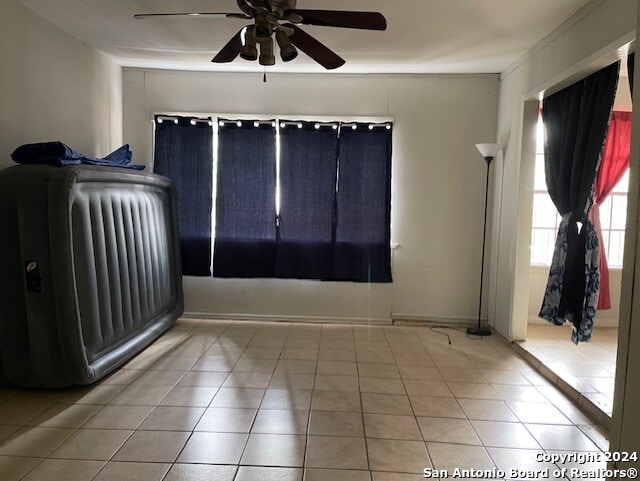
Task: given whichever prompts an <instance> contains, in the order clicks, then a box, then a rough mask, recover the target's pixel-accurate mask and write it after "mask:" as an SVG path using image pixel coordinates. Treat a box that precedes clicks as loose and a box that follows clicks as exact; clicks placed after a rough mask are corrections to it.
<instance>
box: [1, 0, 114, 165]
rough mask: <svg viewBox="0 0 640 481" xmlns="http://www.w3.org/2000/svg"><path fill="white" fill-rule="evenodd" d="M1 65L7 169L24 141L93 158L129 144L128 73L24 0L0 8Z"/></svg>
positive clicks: (7, 1) (10, 1)
mask: <svg viewBox="0 0 640 481" xmlns="http://www.w3.org/2000/svg"><path fill="white" fill-rule="evenodd" d="M0 65H2V67H1V68H0V106H1V108H0V168H4V167H8V166H10V165H13V161H11V158H10V154H11V152H13V150H14V149H15V148H16V147H18V146H19V145H21V144H24V143H30V142H44V141H50V140H61V141H63V142H65V143H67V144H69V145H71V146H72V147H74V148H76V149H77V150H80V151H81V152H83V153H86V154H87V155H104V154H107V153H109V152H110V151H111V150H113V149H115V148H117V147H119V146H120V145H121V143H122V69H121V68H120V67H119V66H118V65H116V64H115V63H114V62H112V61H111V60H110V59H109V58H107V57H106V56H105V55H103V54H101V53H99V52H98V51H96V50H95V49H93V48H92V47H90V46H88V45H86V44H84V43H82V42H80V41H78V40H76V39H75V38H73V37H72V36H70V35H69V34H67V33H65V32H64V31H62V30H61V29H59V28H58V27H56V26H54V25H52V24H51V23H49V22H47V21H46V20H44V19H42V18H41V17H39V16H37V15H36V14H34V13H33V12H31V11H30V10H28V9H27V8H25V7H23V6H22V5H20V4H19V3H18V2H17V0H3V1H2V3H1V4H0Z"/></svg>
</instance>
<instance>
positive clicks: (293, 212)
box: [154, 116, 392, 282]
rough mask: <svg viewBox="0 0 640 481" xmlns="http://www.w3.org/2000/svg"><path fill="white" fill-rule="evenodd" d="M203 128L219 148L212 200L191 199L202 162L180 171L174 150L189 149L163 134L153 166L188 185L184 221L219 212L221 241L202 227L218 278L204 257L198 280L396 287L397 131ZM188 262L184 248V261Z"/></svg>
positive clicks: (319, 126) (255, 125) (309, 125)
mask: <svg viewBox="0 0 640 481" xmlns="http://www.w3.org/2000/svg"><path fill="white" fill-rule="evenodd" d="M163 118H165V119H167V120H172V121H171V122H169V124H171V126H172V129H173V126H174V125H175V126H184V127H185V129H186V130H190V129H193V130H195V129H196V128H197V127H199V125H200V124H199V123H198V122H197V119H194V118H184V117H170V116H163ZM156 122H157V124H158V125H159V124H160V123H161V122H160V120H159V117H158V118H156ZM211 124H213V125H215V126H216V127H217V131H214V130H212V129H211ZM207 125H208V126H209V137H208V139H207V138H206V135H205V136H204V137H203V138H201V139H199V142H200V143H202V144H203V146H205V147H206V146H208V149H209V151H211V148H210V145H211V141H212V137H213V140H214V142H213V144H214V145H215V146H217V148H216V149H214V150H215V154H214V153H212V154H211V155H210V158H209V160H208V162H209V164H210V166H211V165H213V164H215V167H214V168H213V170H215V172H213V170H211V167H210V170H209V174H207V175H206V177H207V179H208V180H207V179H204V178H202V179H201V180H202V182H203V183H206V182H210V180H211V177H212V176H213V177H215V184H216V189H215V191H214V192H212V188H211V185H209V187H208V188H207V189H206V190H207V191H208V192H209V194H208V195H209V202H208V203H207V202H202V199H201V198H200V197H201V196H194V195H193V193H194V192H196V191H197V190H198V186H197V185H195V184H194V183H193V182H190V183H184V182H182V176H184V172H190V169H191V166H194V165H195V163H196V157H195V156H193V155H191V156H190V157H189V161H190V162H189V166H186V165H177V166H176V165H174V164H176V163H177V164H181V161H180V157H179V156H178V155H177V153H176V152H177V151H176V149H177V150H180V149H182V148H183V147H181V146H180V145H182V146H184V145H185V144H184V142H183V143H182V144H180V145H173V144H171V142H172V138H171V137H167V136H164V137H161V134H162V132H163V131H164V129H163V128H158V127H157V128H156V168H154V170H155V171H156V172H158V173H161V174H164V175H167V176H169V177H171V178H172V180H174V182H175V183H176V184H180V183H181V182H182V184H184V185H181V188H180V189H179V196H181V195H182V196H184V197H185V199H187V198H188V202H182V203H181V204H180V208H179V211H178V216H179V217H182V216H184V217H188V216H190V215H191V216H193V215H192V214H191V213H192V212H194V211H203V212H204V211H207V212H208V215H209V217H211V213H212V212H211V211H212V205H214V206H215V213H214V215H213V217H215V224H214V225H215V227H214V228H213V230H214V231H215V235H213V236H212V235H211V234H212V232H211V230H212V227H211V225H210V223H203V224H202V225H199V226H198V227H199V231H205V230H206V231H207V232H206V235H204V236H203V237H207V238H208V239H209V244H208V245H209V246H210V245H211V243H210V239H211V237H213V259H212V261H211V265H212V272H209V263H207V265H206V273H203V272H204V271H205V269H204V264H205V262H204V261H205V259H203V262H202V264H203V266H202V270H201V271H200V275H213V276H214V277H224V278H284V279H318V280H333V281H338V280H340V281H355V282H391V281H392V280H391V145H392V144H391V137H392V124H390V123H360V122H351V123H343V122H337V121H336V122H322V123H319V122H308V121H302V120H282V119H270V120H267V121H262V120H237V119H234V120H227V119H216V120H215V123H213V122H211V119H207ZM176 128H177V127H176ZM188 133H189V134H190V132H188ZM196 140H197V139H196ZM189 148H190V149H196V150H198V149H199V148H200V146H199V145H198V146H195V145H190V146H189ZM198 151H199V150H198ZM171 153H173V154H172V155H171ZM214 155H215V162H214ZM176 159H178V162H176ZM172 166H173V167H172ZM198 175H199V174H196V173H194V172H191V173H190V179H192V180H193V179H196V183H198ZM180 192H182V194H180ZM213 197H215V199H212V198H213ZM198 218H199V219H200V218H202V216H199V217H198ZM181 235H182V232H181ZM188 255H189V250H188V249H183V259H186V258H187V257H188ZM195 270H196V269H192V270H191V271H190V272H193V271H195ZM190 272H185V274H187V275H189V273H190Z"/></svg>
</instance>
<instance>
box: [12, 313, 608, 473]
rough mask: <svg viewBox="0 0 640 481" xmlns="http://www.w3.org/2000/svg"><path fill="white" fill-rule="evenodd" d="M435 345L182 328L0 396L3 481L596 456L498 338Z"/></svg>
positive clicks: (416, 340)
mask: <svg viewBox="0 0 640 481" xmlns="http://www.w3.org/2000/svg"><path fill="white" fill-rule="evenodd" d="M448 332H449V333H450V336H451V339H452V344H451V345H449V344H448V343H447V338H446V337H445V336H443V335H442V334H438V333H434V332H432V331H430V330H429V329H428V328H425V327H397V326H394V327H374V326H351V325H305V324H290V323H257V322H233V323H231V322H214V321H200V320H181V321H179V322H178V324H177V326H176V327H175V328H173V329H172V330H171V331H169V332H168V333H166V334H165V335H164V336H163V337H161V338H160V339H159V340H158V341H156V342H155V343H154V344H153V345H152V346H151V347H149V348H148V349H147V350H145V351H144V352H143V353H142V354H141V355H139V356H138V357H136V358H135V359H133V360H132V361H131V362H129V363H128V364H127V365H126V366H125V367H124V368H123V369H121V370H119V371H117V372H116V373H114V374H113V375H111V376H109V377H108V378H106V379H104V380H103V381H102V382H100V383H97V384H96V385H93V386H90V387H78V388H72V389H63V390H53V391H33V390H25V389H5V390H2V391H0V479H1V480H3V481H10V480H24V481H50V480H51V481H53V480H55V481H58V480H68V481H89V480H94V481H137V480H140V481H143V480H144V481H160V480H164V481H187V480H193V481H199V480H215V481H247V480H248V481H253V480H256V481H270V480H274V481H275V480H278V481H302V480H304V481H323V480H331V481H417V480H419V479H424V478H423V477H422V475H421V473H422V472H423V470H424V469H425V468H431V467H434V468H437V469H449V470H453V469H454V468H462V469H465V468H466V469H469V468H474V469H493V468H499V469H510V468H513V467H518V468H522V467H526V466H530V467H532V468H536V469H541V468H544V467H547V465H545V464H544V463H537V462H536V461H535V456H536V455H537V454H538V453H543V452H555V451H575V450H578V451H597V450H604V449H606V448H607V446H608V442H607V439H606V435H605V434H604V431H603V430H602V429H601V427H599V426H594V425H593V424H592V423H591V421H590V420H589V418H587V417H586V416H585V415H584V414H583V413H582V412H581V411H580V410H579V409H578V408H576V407H575V406H574V405H573V404H572V403H571V401H569V400H568V399H567V398H566V397H564V396H563V395H562V394H561V393H560V392H559V391H558V390H557V389H556V388H555V387H553V386H552V385H551V384H550V383H549V382H548V381H546V380H545V379H544V378H542V377H541V376H540V375H539V374H537V373H536V372H534V371H533V370H532V369H531V368H530V366H529V365H528V364H527V363H525V362H524V361H523V360H522V359H521V358H520V357H518V355H517V354H516V353H515V352H514V351H513V350H512V349H511V348H510V347H509V346H508V345H506V344H505V343H503V342H502V341H501V340H500V339H498V338H497V337H495V336H493V337H489V338H485V339H484V340H471V339H468V338H467V337H466V336H465V334H464V333H463V332H460V331H448ZM551 467H552V468H554V467H555V466H553V465H552V466H551ZM591 467H595V466H591ZM588 468H589V466H587V467H586V468H585V469H588Z"/></svg>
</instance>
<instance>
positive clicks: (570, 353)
mask: <svg viewBox="0 0 640 481" xmlns="http://www.w3.org/2000/svg"><path fill="white" fill-rule="evenodd" d="M570 336H571V326H570V325H569V324H565V325H564V326H552V325H550V324H549V325H545V324H529V326H528V330H527V341H526V342H524V343H521V344H520V345H521V346H522V348H523V349H525V350H527V351H528V352H530V353H531V354H533V355H534V356H535V357H536V358H537V359H539V360H540V361H541V362H542V363H543V364H544V365H545V366H546V367H547V368H549V369H550V370H551V371H552V372H553V373H554V374H556V375H557V376H558V377H559V378H561V379H562V380H564V381H565V382H566V383H567V384H569V386H570V387H572V388H573V389H575V391H576V392H578V393H580V394H581V395H582V396H584V397H586V398H588V399H589V400H591V402H592V403H593V404H594V405H595V406H596V407H598V408H600V409H601V410H602V412H604V413H605V414H606V415H608V416H609V417H611V411H612V409H613V388H614V382H615V375H616V354H617V351H618V329H617V328H615V327H597V326H596V328H595V329H594V331H593V337H592V339H591V342H588V343H580V344H579V345H578V346H575V345H574V344H572V343H571V342H570Z"/></svg>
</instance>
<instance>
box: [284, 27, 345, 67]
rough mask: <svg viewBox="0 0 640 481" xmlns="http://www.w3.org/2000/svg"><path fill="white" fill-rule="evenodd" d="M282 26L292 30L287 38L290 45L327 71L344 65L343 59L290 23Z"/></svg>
mask: <svg viewBox="0 0 640 481" xmlns="http://www.w3.org/2000/svg"><path fill="white" fill-rule="evenodd" d="M284 26H285V27H289V28H291V29H293V35H291V36H289V40H291V43H292V44H293V45H295V46H296V47H298V48H299V49H300V50H302V51H303V52H304V53H306V54H307V55H308V56H309V57H311V58H312V59H313V60H315V61H316V62H318V63H319V64H320V65H322V66H323V67H324V68H326V69H327V70H333V69H336V68H338V67H342V66H343V65H344V64H345V61H344V59H343V58H341V57H340V56H338V54H336V53H335V52H333V51H332V50H330V49H329V48H328V47H326V46H325V45H323V44H322V43H320V42H319V41H318V40H316V39H315V38H313V37H312V36H311V35H309V34H308V33H306V32H305V31H303V30H302V29H300V28H299V27H296V26H295V25H293V24H292V23H287V24H285V25H284Z"/></svg>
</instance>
